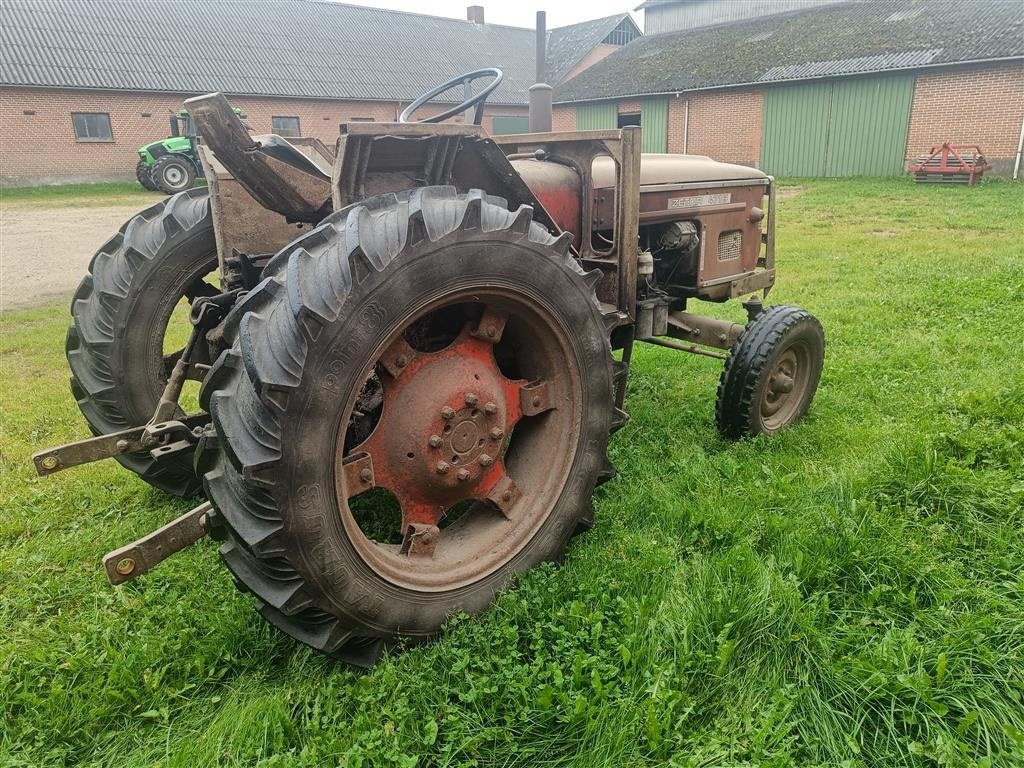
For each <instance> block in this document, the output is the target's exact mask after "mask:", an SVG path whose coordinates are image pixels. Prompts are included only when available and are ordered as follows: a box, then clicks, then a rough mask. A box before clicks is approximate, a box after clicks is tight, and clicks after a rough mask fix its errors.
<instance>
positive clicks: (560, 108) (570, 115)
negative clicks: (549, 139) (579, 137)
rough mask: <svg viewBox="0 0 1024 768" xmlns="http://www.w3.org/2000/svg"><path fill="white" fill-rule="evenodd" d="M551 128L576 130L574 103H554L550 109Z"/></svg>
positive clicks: (554, 129)
mask: <svg viewBox="0 0 1024 768" xmlns="http://www.w3.org/2000/svg"><path fill="white" fill-rule="evenodd" d="M551 130H553V131H575V130H576V105H575V104H556V105H555V107H554V109H553V110H552V111H551Z"/></svg>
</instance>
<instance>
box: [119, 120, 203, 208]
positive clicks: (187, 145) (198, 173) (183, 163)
mask: <svg viewBox="0 0 1024 768" xmlns="http://www.w3.org/2000/svg"><path fill="white" fill-rule="evenodd" d="M198 138H199V137H198V135H197V134H196V128H195V123H194V122H193V120H192V118H191V116H190V115H189V114H188V110H186V109H182V110H179V111H178V114H176V115H171V135H170V136H169V137H168V138H166V139H161V140H160V141H153V142H150V143H149V144H146V145H145V146H142V147H139V150H138V152H139V162H138V163H137V164H136V166H135V178H137V179H138V180H139V184H141V185H142V186H143V187H145V188H146V189H148V190H150V191H151V192H158V191H159V192H163V193H164V194H166V195H174V194H177V193H178V192H182V191H184V190H186V189H191V188H192V185H193V184H195V181H196V178H202V176H203V166H202V163H200V162H199V154H198V152H197V150H196V146H197V143H198Z"/></svg>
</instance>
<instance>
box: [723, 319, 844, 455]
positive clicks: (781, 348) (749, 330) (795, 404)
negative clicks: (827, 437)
mask: <svg viewBox="0 0 1024 768" xmlns="http://www.w3.org/2000/svg"><path fill="white" fill-rule="evenodd" d="M824 360H825V332H824V331H823V330H822V328H821V323H819V322H818V320H817V318H815V317H814V315H812V314H811V313H810V312H807V311H806V310H804V309H800V308H799V307H791V306H786V305H779V306H775V307H771V308H770V309H767V310H765V311H764V312H762V313H761V314H760V315H758V316H757V317H755V318H754V319H753V320H752V321H751V322H750V323H748V324H747V327H746V328H745V329H744V331H743V333H742V334H740V337H739V339H737V340H736V343H735V344H734V345H733V347H732V349H731V350H730V351H729V356H728V357H727V358H726V361H725V367H724V368H723V369H722V376H721V379H720V380H719V383H718V398H717V401H716V403H715V421H716V423H717V425H718V429H719V431H720V432H721V433H722V435H723V436H724V437H727V438H730V439H732V440H738V439H740V438H742V437H747V436H753V435H760V434H765V435H773V434H775V433H776V432H778V431H779V430H781V429H784V428H785V427H788V426H789V425H790V424H793V423H794V422H795V421H797V420H798V419H800V417H802V416H803V415H804V414H805V413H806V412H807V409H808V407H809V406H810V404H811V400H812V399H813V398H814V393H815V391H817V389H818V381H819V380H820V379H821V368H822V364H823V362H824Z"/></svg>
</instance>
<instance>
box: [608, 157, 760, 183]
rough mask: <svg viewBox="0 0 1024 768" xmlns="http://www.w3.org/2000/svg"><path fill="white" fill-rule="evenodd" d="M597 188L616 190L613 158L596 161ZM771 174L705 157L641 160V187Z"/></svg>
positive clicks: (748, 177) (757, 176) (752, 177)
mask: <svg viewBox="0 0 1024 768" xmlns="http://www.w3.org/2000/svg"><path fill="white" fill-rule="evenodd" d="M593 174H594V187H595V188H597V189H600V188H604V187H614V186H615V163H614V161H613V160H612V159H611V158H610V157H599V158H597V159H595V160H594V170H593ZM766 178H768V174H766V173H762V172H761V171H759V170H757V168H751V167H750V166H747V165H732V164H730V163H720V162H718V161H717V160H712V159H711V158H710V157H706V156H704V155H656V154H643V155H641V156H640V185H641V186H647V185H650V184H685V183H689V182H694V181H697V182H700V181H738V180H742V179H766Z"/></svg>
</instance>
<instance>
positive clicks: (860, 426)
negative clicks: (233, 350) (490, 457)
mask: <svg viewBox="0 0 1024 768" xmlns="http://www.w3.org/2000/svg"><path fill="white" fill-rule="evenodd" d="M800 184H801V186H803V187H804V190H803V192H802V193H801V194H799V195H797V196H795V197H792V198H788V199H785V200H784V201H783V202H782V203H781V221H780V227H779V232H778V242H779V267H780V271H781V274H780V282H779V287H778V289H777V290H776V292H775V293H774V294H773V296H772V299H773V300H774V301H776V302H792V303H799V304H801V305H804V306H806V307H808V308H809V309H811V310H812V311H813V312H815V313H816V314H817V315H818V316H819V317H820V318H821V320H822V322H823V324H824V327H825V329H826V334H827V337H828V348H827V360H826V366H825V372H824V376H823V379H822V383H821V389H820V391H819V394H818V397H817V399H816V401H815V403H814V405H813V407H812V410H811V412H810V414H809V415H808V417H807V418H806V419H805V420H804V421H803V422H802V423H801V424H800V425H799V426H798V427H796V428H794V429H792V430H791V431H789V432H788V433H786V434H784V435H782V436H780V437H778V438H777V439H774V440H763V439H757V440H752V441H747V442H741V443H738V444H732V443H727V442H724V441H722V440H721V439H719V438H718V437H717V436H716V433H715V430H714V425H713V421H712V413H713V397H714V388H715V384H716V380H717V376H718V373H719V368H718V365H717V364H716V363H715V362H714V361H712V360H709V359H706V358H695V357H689V356H685V355H680V354H675V353H672V352H670V351H668V350H661V349H655V348H648V347H644V348H641V349H640V350H639V351H638V353H637V354H636V355H635V358H634V359H635V366H634V373H633V375H632V377H631V381H630V397H629V401H628V408H629V410H630V412H631V414H632V421H631V422H630V423H629V425H628V426H627V427H626V428H625V429H624V430H622V431H621V432H619V433H618V434H617V435H616V436H615V438H614V440H613V444H612V449H611V452H612V458H613V459H614V461H615V463H616V464H617V465H618V467H619V469H620V472H621V474H620V475H619V477H618V478H617V479H616V480H615V481H613V482H611V483H608V484H607V485H605V486H603V487H602V488H601V489H600V490H599V492H598V494H597V497H596V499H595V506H596V512H597V520H598V523H597V526H596V528H595V529H594V530H593V531H592V532H590V533H589V534H586V535H584V536H582V537H580V538H578V539H576V540H575V542H574V543H573V544H572V546H571V549H570V552H569V556H568V559H567V562H566V564H565V565H564V566H563V567H561V568H556V567H544V568H541V569H539V570H537V571H535V572H532V573H530V574H528V575H527V576H525V577H524V578H523V579H521V581H520V583H519V584H518V585H517V586H516V588H515V589H513V590H510V591H508V592H506V593H504V594H503V595H502V596H501V597H500V599H499V600H498V601H497V603H496V604H495V606H494V607H493V608H492V609H491V610H490V611H488V612H487V613H486V614H484V615H483V616H479V617H474V618H469V617H460V618H457V619H455V620H453V621H452V622H451V624H450V626H449V627H448V630H447V632H446V634H445V635H444V637H443V638H442V639H441V640H439V641H438V642H436V643H434V644H432V645H430V646H428V647H426V648H421V649H416V650H412V651H410V652H407V653H405V654H402V655H398V656H393V657H390V658H388V659H386V660H385V661H384V662H383V663H382V664H381V665H380V666H378V667H377V668H376V669H374V670H372V671H371V672H368V673H359V672H356V671H353V670H351V669H347V668H345V667H343V666H340V665H338V664H336V663H332V662H331V661H329V660H326V659H323V658H320V657H317V656H315V655H314V654H312V653H310V652H308V651H307V650H305V649H303V648H301V647H298V646H297V645H296V644H295V643H293V642H291V641H289V640H287V639H285V638H283V637H281V636H280V635H279V634H278V633H276V632H274V631H272V630H270V629H269V628H268V627H267V626H265V625H264V624H263V623H262V621H261V620H260V619H259V618H258V616H257V615H256V614H255V613H254V612H253V611H252V607H251V601H250V600H249V599H248V598H246V597H244V596H242V595H240V594H238V593H236V592H235V590H234V588H233V586H232V585H231V581H230V579H229V577H228V575H227V573H226V571H225V570H224V569H223V568H222V567H221V566H220V564H219V562H218V558H217V555H216V550H215V546H216V545H215V543H214V542H206V541H204V542H201V543H200V544H198V545H197V546H195V547H192V548H191V549H189V550H187V551H185V552H183V553H181V554H180V555H177V556H176V557H174V558H172V559H171V560H169V561H167V562H166V563H164V564H163V565H161V566H160V567H159V568H158V569H157V570H155V571H153V572H152V573H150V574H147V575H146V576H145V577H143V578H142V579H140V580H139V581H138V582H136V583H133V584H131V585H128V586H126V587H123V588H119V589H113V588H111V587H109V586H107V585H106V583H105V581H104V578H103V576H102V574H101V571H100V567H99V558H100V556H101V555H102V554H103V553H104V552H106V551H107V550H109V549H112V548H114V547H116V546H119V545H121V544H123V543H124V542H126V541H128V540H130V539H132V538H134V537H137V536H139V535H141V534H143V533H145V532H147V531H149V530H151V529H153V528H155V527H156V526H158V525H159V524H161V523H162V522H164V521H166V520H168V519H170V518H171V517H173V516H174V515H175V514H178V513H180V512H181V511H182V510H184V509H185V508H186V507H187V505H186V504H185V503H183V502H176V501H172V500H168V499H166V498H164V497H162V496H161V495H159V494H158V493H156V492H154V491H151V490H149V489H148V488H147V487H145V486H144V485H143V484H142V483H141V482H139V481H137V480H136V479H134V478H133V477H132V476H130V475H128V474H127V473H126V472H124V471H122V470H120V469H119V467H118V466H117V465H115V464H114V463H113V462H108V463H105V464H101V465H94V466H91V467H87V468H81V469H78V470H76V471H72V472H68V473H65V474H60V475H57V476H54V477H52V478H50V479H37V478H35V477H33V475H32V471H31V468H30V465H29V461H28V458H29V455H30V453H31V452H32V451H33V450H35V449H37V448H39V447H42V446H46V445H51V444H54V443H59V442H62V441H66V440H70V439H74V438H79V437H84V436H85V435H86V429H85V427H84V423H83V421H82V419H81V418H80V416H79V415H78V413H77V410H76V406H75V404H74V402H73V401H72V398H71V396H70V394H69V393H68V390H67V372H66V369H65V365H64V361H63V353H62V348H63V335H64V328H65V325H66V323H67V317H66V309H65V308H64V306H63V305H62V306H58V307H50V308H45V309H38V310H33V311H28V312H19V313H16V314H8V315H4V316H3V317H2V328H0V345H2V346H0V350H2V367H3V371H2V383H3V385H2V392H0V412H2V414H3V422H4V423H3V428H4V436H3V446H2V462H3V464H2V466H3V474H4V477H3V492H4V502H3V513H2V515H0V624H2V626H3V628H4V631H3V632H2V634H0V717H2V718H3V720H2V722H0V764H3V765H10V766H39V765H43V766H46V765H75V766H79V765H82V766H93V765H96V766H143V765H162V766H187V768H195V767H196V766H207V765H223V766H235V765H237V766H253V765H260V766H263V767H264V768H271V767H273V768H283V767H285V766H333V765H345V766H352V767H354V766H376V765H380V766H384V765H388V766H390V765H406V766H414V765H416V766H442V765H477V766H570V765H571V766H610V767H611V766H616V767H618V766H647V765H659V766H660V765H671V766H678V767H679V768H682V767H683V766H686V767H694V768H696V767H697V766H701V767H709V766H721V767H725V766H780V767H781V766H791V765H799V766H848V767H850V768H853V767H855V766H864V767H868V766H872V767H874V766H878V767H880V768H881V767H885V768H888V767H889V766H955V767H960V766H976V767H978V768H980V767H981V766H1006V767H1009V766H1019V765H1021V764H1022V762H1024V463H1022V462H1024V458H1022V457H1024V342H1022V334H1021V330H1020V327H1021V318H1022V317H1024V246H1022V242H1024V238H1022V234H1024V232H1022V223H1021V222H1022V219H1021V212H1022V210H1024V196H1022V191H1024V188H1022V187H1021V186H1013V185H1009V184H998V183H992V184H985V185H983V186H981V187H979V188H974V189H966V188H960V187H957V188H932V187H920V186H914V185H913V184H911V183H910V182H909V181H907V180H905V179H898V180H885V181H878V180H864V181H801V182H800ZM716 309H717V311H718V312H719V313H721V314H724V315H727V316H730V317H734V318H736V319H739V318H740V316H741V309H740V308H739V307H738V306H734V305H726V306H724V307H720V308H716Z"/></svg>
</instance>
